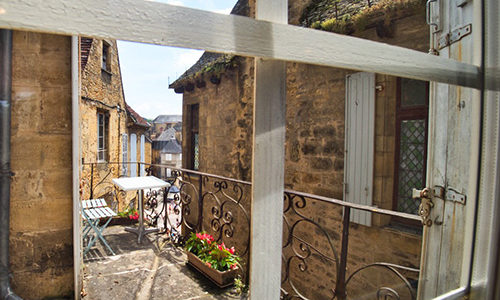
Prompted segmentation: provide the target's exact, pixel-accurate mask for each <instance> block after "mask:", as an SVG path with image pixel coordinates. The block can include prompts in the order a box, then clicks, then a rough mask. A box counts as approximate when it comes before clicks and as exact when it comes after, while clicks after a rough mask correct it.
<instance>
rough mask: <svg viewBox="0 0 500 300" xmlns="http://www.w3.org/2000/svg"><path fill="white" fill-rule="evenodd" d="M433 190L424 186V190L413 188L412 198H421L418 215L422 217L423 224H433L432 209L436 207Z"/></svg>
mask: <svg viewBox="0 0 500 300" xmlns="http://www.w3.org/2000/svg"><path fill="white" fill-rule="evenodd" d="M431 193H432V191H431V189H430V188H424V189H423V190H417V189H413V191H412V198H413V199H421V202H420V205H419V207H418V215H419V216H420V217H421V218H422V225H424V226H432V219H431V218H430V214H431V209H432V208H433V207H434V203H433V202H432V199H431V197H432V195H431Z"/></svg>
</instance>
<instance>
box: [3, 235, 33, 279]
mask: <svg viewBox="0 0 500 300" xmlns="http://www.w3.org/2000/svg"><path fill="white" fill-rule="evenodd" d="M9 251H10V253H11V255H10V269H11V270H15V271H18V272H19V271H31V269H32V267H33V256H34V245H33V236H32V235H30V234H23V233H19V232H18V233H14V234H11V235H10V239H9Z"/></svg>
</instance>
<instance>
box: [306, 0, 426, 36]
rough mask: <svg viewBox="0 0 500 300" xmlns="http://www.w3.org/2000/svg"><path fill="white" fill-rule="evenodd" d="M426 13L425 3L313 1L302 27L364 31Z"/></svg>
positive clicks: (408, 0) (399, 0) (413, 0)
mask: <svg viewBox="0 0 500 300" xmlns="http://www.w3.org/2000/svg"><path fill="white" fill-rule="evenodd" d="M416 14H425V0H314V1H313V2H312V3H311V4H310V5H309V6H308V7H307V8H306V9H305V10H304V13H303V15H302V17H301V20H300V22H301V25H302V26H304V27H310V28H314V29H319V30H324V31H330V32H335V33H340V34H352V33H353V32H355V31H363V30H365V29H366V28H368V27H370V26H371V25H373V24H375V23H377V22H381V21H383V22H384V23H385V24H386V25H389V24H390V23H391V22H392V21H393V20H395V19H398V18H402V17H406V16H409V15H416Z"/></svg>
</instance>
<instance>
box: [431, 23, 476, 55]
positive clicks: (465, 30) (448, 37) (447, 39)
mask: <svg viewBox="0 0 500 300" xmlns="http://www.w3.org/2000/svg"><path fill="white" fill-rule="evenodd" d="M471 33H472V24H467V25H465V26H463V27H460V28H457V29H455V30H453V31H452V32H450V33H447V34H445V35H443V36H441V37H440V38H439V40H438V48H439V50H441V49H443V48H445V47H447V46H449V45H452V44H454V43H456V42H458V41H460V40H461V39H462V38H463V37H464V36H467V35H469V34H471Z"/></svg>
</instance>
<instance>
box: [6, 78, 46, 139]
mask: <svg viewBox="0 0 500 300" xmlns="http://www.w3.org/2000/svg"><path fill="white" fill-rule="evenodd" d="M40 98H41V88H40V87H39V86H35V85H13V86H12V122H11V124H12V125H11V126H12V127H11V128H12V132H11V134H12V136H17V135H18V134H19V135H24V134H27V133H29V132H34V133H36V131H37V130H38V127H39V124H40V118H39V116H40V104H39V101H40ZM26 116H30V120H29V122H28V121H27V120H26Z"/></svg>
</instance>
